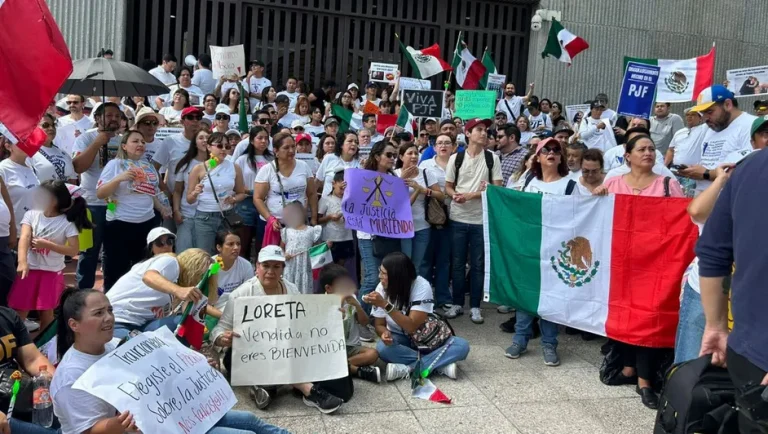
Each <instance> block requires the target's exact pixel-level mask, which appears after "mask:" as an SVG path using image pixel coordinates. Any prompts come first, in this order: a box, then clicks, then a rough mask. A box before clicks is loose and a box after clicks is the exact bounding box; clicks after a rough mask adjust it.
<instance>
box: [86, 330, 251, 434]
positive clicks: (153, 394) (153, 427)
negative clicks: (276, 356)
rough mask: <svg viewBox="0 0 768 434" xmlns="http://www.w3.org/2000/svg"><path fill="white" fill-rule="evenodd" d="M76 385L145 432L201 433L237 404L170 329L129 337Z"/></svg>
mask: <svg viewBox="0 0 768 434" xmlns="http://www.w3.org/2000/svg"><path fill="white" fill-rule="evenodd" d="M72 387H73V388H75V389H78V390H83V391H85V392H88V393H90V394H91V395H93V396H96V397H98V398H100V399H103V400H104V401H107V402H108V403H110V404H111V405H112V406H113V407H115V408H116V409H117V410H118V411H120V412H123V411H130V412H131V414H132V415H133V418H134V420H135V422H136V426H137V427H138V428H139V429H140V430H141V431H142V432H145V433H161V432H162V433H171V432H177V433H184V434H187V433H189V434H198V433H200V434H202V433H205V432H208V430H209V429H210V428H211V427H212V426H213V425H214V424H216V422H218V421H219V419H221V418H222V417H223V416H224V414H225V413H226V412H228V411H229V410H230V409H231V408H232V407H234V406H235V403H237V399H236V398H235V394H234V393H233V392H232V388H231V387H230V386H229V384H227V380H226V379H225V378H224V376H223V375H222V374H221V373H220V372H219V371H218V370H216V369H214V368H212V367H211V366H209V365H208V360H207V359H206V357H205V356H204V355H202V354H200V353H198V352H196V351H194V350H191V349H189V348H186V347H185V346H184V345H182V344H181V343H179V341H177V340H176V338H175V337H174V336H173V333H172V332H171V331H170V330H168V328H166V327H162V328H160V329H158V330H157V331H154V332H144V333H142V334H140V335H138V336H136V337H134V338H132V339H130V340H129V341H127V342H126V343H124V344H123V345H121V346H120V347H118V348H117V349H115V350H114V351H112V352H111V353H109V354H107V355H105V356H104V357H102V358H101V359H99V361H98V362H96V363H94V364H93V365H92V366H91V367H90V368H88V370H87V371H85V373H84V374H83V375H81V376H80V378H78V379H77V381H76V382H75V384H74V385H73V386H72Z"/></svg>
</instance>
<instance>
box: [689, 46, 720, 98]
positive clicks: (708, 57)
mask: <svg viewBox="0 0 768 434" xmlns="http://www.w3.org/2000/svg"><path fill="white" fill-rule="evenodd" d="M714 81H715V47H714V46H713V47H712V49H711V50H709V53H707V54H705V55H703V56H699V57H697V58H696V81H695V82H694V83H693V100H694V101H696V99H697V98H698V97H699V94H700V93H701V91H702V90H704V89H706V88H708V87H710V86H712V85H713V84H714Z"/></svg>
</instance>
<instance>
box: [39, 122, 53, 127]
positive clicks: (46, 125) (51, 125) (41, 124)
mask: <svg viewBox="0 0 768 434" xmlns="http://www.w3.org/2000/svg"><path fill="white" fill-rule="evenodd" d="M40 128H56V122H53V123H51V122H41V123H40Z"/></svg>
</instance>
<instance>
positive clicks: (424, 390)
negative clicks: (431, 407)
mask: <svg viewBox="0 0 768 434" xmlns="http://www.w3.org/2000/svg"><path fill="white" fill-rule="evenodd" d="M421 383H422V384H421V385H419V386H416V388H414V389H413V390H412V391H411V394H412V395H413V397H414V398H419V399H423V400H425V401H432V402H439V403H441V404H450V403H451V398H449V397H448V396H447V395H446V394H445V393H443V391H442V390H440V389H438V388H437V386H435V384H434V383H433V382H431V381H430V380H429V379H427V378H424V379H422V381H421Z"/></svg>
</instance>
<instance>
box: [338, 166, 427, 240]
mask: <svg viewBox="0 0 768 434" xmlns="http://www.w3.org/2000/svg"><path fill="white" fill-rule="evenodd" d="M344 181H346V182H347V189H346V190H345V191H344V197H343V199H342V202H341V208H342V210H343V212H344V220H345V222H346V227H347V229H352V230H357V231H362V232H365V233H367V234H371V235H380V236H382V237H388V238H411V237H413V214H412V213H411V200H410V197H409V196H408V186H407V185H406V184H405V181H403V180H402V179H400V178H398V177H396V176H394V175H387V174H384V173H379V172H374V171H372V170H363V169H347V170H345V171H344Z"/></svg>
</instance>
